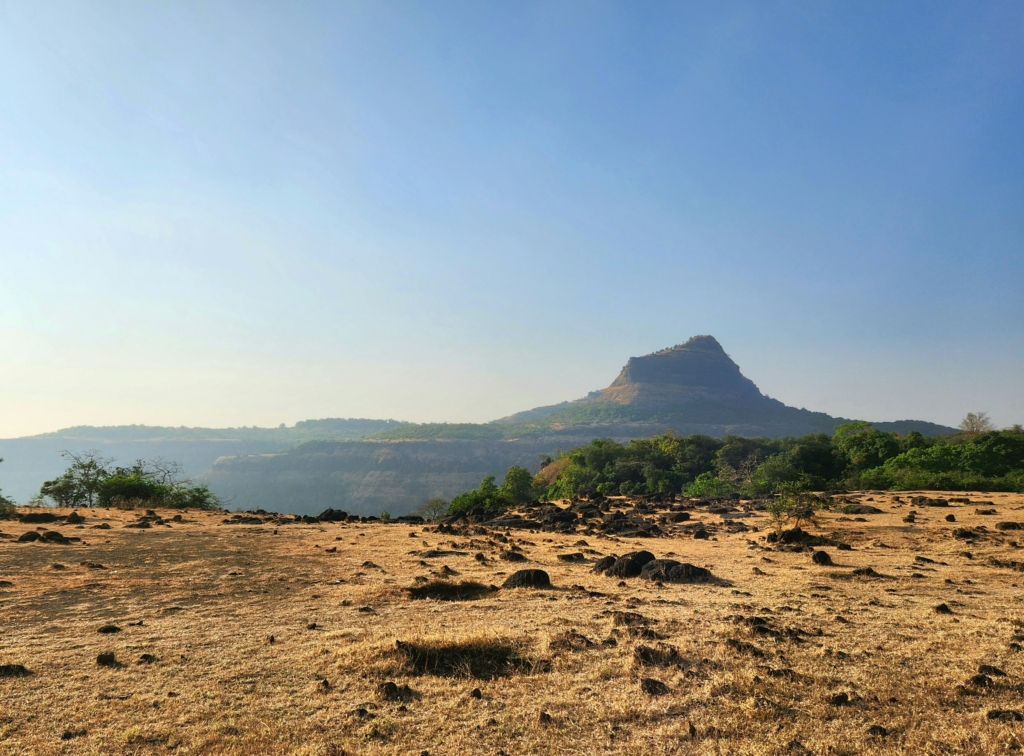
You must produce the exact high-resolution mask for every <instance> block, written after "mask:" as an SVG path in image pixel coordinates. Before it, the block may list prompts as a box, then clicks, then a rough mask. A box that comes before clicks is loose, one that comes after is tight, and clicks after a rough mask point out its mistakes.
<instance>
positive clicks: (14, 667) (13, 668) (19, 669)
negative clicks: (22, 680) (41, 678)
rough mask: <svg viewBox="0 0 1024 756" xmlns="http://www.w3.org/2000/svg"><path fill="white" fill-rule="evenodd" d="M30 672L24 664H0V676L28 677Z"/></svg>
mask: <svg viewBox="0 0 1024 756" xmlns="http://www.w3.org/2000/svg"><path fill="white" fill-rule="evenodd" d="M31 674H32V673H31V672H30V671H29V670H27V669H26V668H25V665H24V664H0V677H28V676H29V675H31Z"/></svg>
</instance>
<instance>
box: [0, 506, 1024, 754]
mask: <svg viewBox="0 0 1024 756" xmlns="http://www.w3.org/2000/svg"><path fill="white" fill-rule="evenodd" d="M831 505H832V508H831V509H830V510H829V511H827V512H825V513H823V514H821V515H820V516H819V517H818V520H817V523H816V524H815V525H812V526H804V529H803V530H801V531H792V530H791V531H789V532H786V533H784V534H783V535H782V536H781V537H780V536H779V535H778V534H777V533H776V530H775V528H774V526H773V524H772V523H771V521H770V519H769V518H768V517H767V515H766V514H765V512H764V511H763V505H761V504H760V503H758V502H751V501H742V500H723V501H714V502H711V501H691V500H674V499H672V500H668V499H666V500H661V501H638V500H633V501H626V500H622V499H604V500H599V501H579V502H574V503H571V505H570V504H569V503H563V504H562V505H561V506H557V507H556V506H551V505H536V506H531V507H526V508H523V509H521V510H518V511H516V512H512V513H509V514H508V515H505V516H503V517H502V518H500V519H498V520H494V519H489V518H488V516H487V515H485V514H483V513H477V514H473V515H470V516H469V517H467V518H459V519H455V520H447V521H444V522H442V523H440V524H428V523H422V522H416V521H415V520H405V521H403V522H391V523H381V522H374V521H366V520H362V519H359V518H350V517H347V516H343V514H342V513H327V516H326V517H324V518H322V519H314V518H305V519H302V518H299V519H296V518H294V517H290V516H277V515H272V514H268V513H239V514H237V515H235V514H225V513H223V512H185V513H175V512H169V511H160V512H151V513H145V512H139V511H136V512H125V511H116V510H104V509H98V510H81V511H79V512H78V513H74V516H71V517H68V515H71V514H72V513H70V512H68V511H60V510H47V511H45V512H43V511H41V510H21V514H22V515H23V517H22V520H6V521H0V702H2V705H0V753H10V754H26V753H29V754H49V753H83V754H94V753H95V754H112V753H114V754H120V753H165V752H166V753H169V752H174V753H180V754H192V753H203V754H221V753H227V754H267V753H296V754H342V753H346V754H354V753H370V754H423V753H427V754H449V753H450V754H456V753H486V754H507V755H509V756H511V755H512V754H521V753H537V754H555V753H559V754H562V753H581V754H582V753H587V754H589V753H628V754H662V753H680V754H687V753H694V754H727V753H736V754H740V753H743V754H747V753H750V754H807V753H813V754H860V753H886V754H888V753H894V754H895V753H907V754H961V753H962V754H979V755H980V754H993V753H1004V752H1016V751H1019V750H1020V748H1021V743H1022V742H1024V697H1022V694H1024V653H1021V648H1022V645H1024V607H1022V605H1021V600H1022V592H1021V590H1020V587H1019V585H1020V582H1021V581H1022V580H1024V575H1022V574H1021V573H1022V571H1024V554H1022V543H1021V542H1019V540H1018V539H1021V541H1022V542H1024V533H1020V534H1019V533H1017V532H1016V531H1017V530H1018V529H1019V528H1020V527H1022V526H1021V525H1019V524H1018V523H1024V496H1020V495H1011V494H942V493H938V492H912V493H900V494H895V495H894V494H883V493H877V492H869V493H861V494H856V495H850V494H847V495H844V496H842V497H833V499H832V502H831ZM52 514H56V515H59V516H60V518H59V519H56V520H52V521H42V520H47V519H49V518H47V517H46V515H52Z"/></svg>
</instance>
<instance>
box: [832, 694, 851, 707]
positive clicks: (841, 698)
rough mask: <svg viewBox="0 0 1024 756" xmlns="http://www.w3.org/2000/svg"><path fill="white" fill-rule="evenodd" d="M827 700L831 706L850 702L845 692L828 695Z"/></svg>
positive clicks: (844, 704)
mask: <svg viewBox="0 0 1024 756" xmlns="http://www.w3.org/2000/svg"><path fill="white" fill-rule="evenodd" d="M828 702H829V704H830V705H831V706H846V705H847V704H848V703H850V696H849V695H848V694H847V693H836V694H835V695H833V696H829V699H828Z"/></svg>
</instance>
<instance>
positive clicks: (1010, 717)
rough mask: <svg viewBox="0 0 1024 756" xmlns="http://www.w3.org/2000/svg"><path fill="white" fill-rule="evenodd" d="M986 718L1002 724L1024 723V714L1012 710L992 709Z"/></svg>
mask: <svg viewBox="0 0 1024 756" xmlns="http://www.w3.org/2000/svg"><path fill="white" fill-rule="evenodd" d="M985 716H987V717H988V718H989V719H998V720H1000V721H1002V722H1024V714H1022V713H1021V712H1019V711H1012V710H1010V709H992V710H990V711H989V712H988V714H986V715H985Z"/></svg>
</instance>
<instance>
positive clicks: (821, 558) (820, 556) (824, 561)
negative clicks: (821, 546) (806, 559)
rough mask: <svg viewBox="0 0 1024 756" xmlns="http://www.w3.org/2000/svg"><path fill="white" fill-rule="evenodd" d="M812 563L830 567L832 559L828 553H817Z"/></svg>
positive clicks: (812, 557)
mask: <svg viewBox="0 0 1024 756" xmlns="http://www.w3.org/2000/svg"><path fill="white" fill-rule="evenodd" d="M811 561H812V562H814V563H815V564H820V565H822V566H828V565H831V564H832V557H830V556H829V554H828V552H827V551H815V552H814V554H812V555H811Z"/></svg>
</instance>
